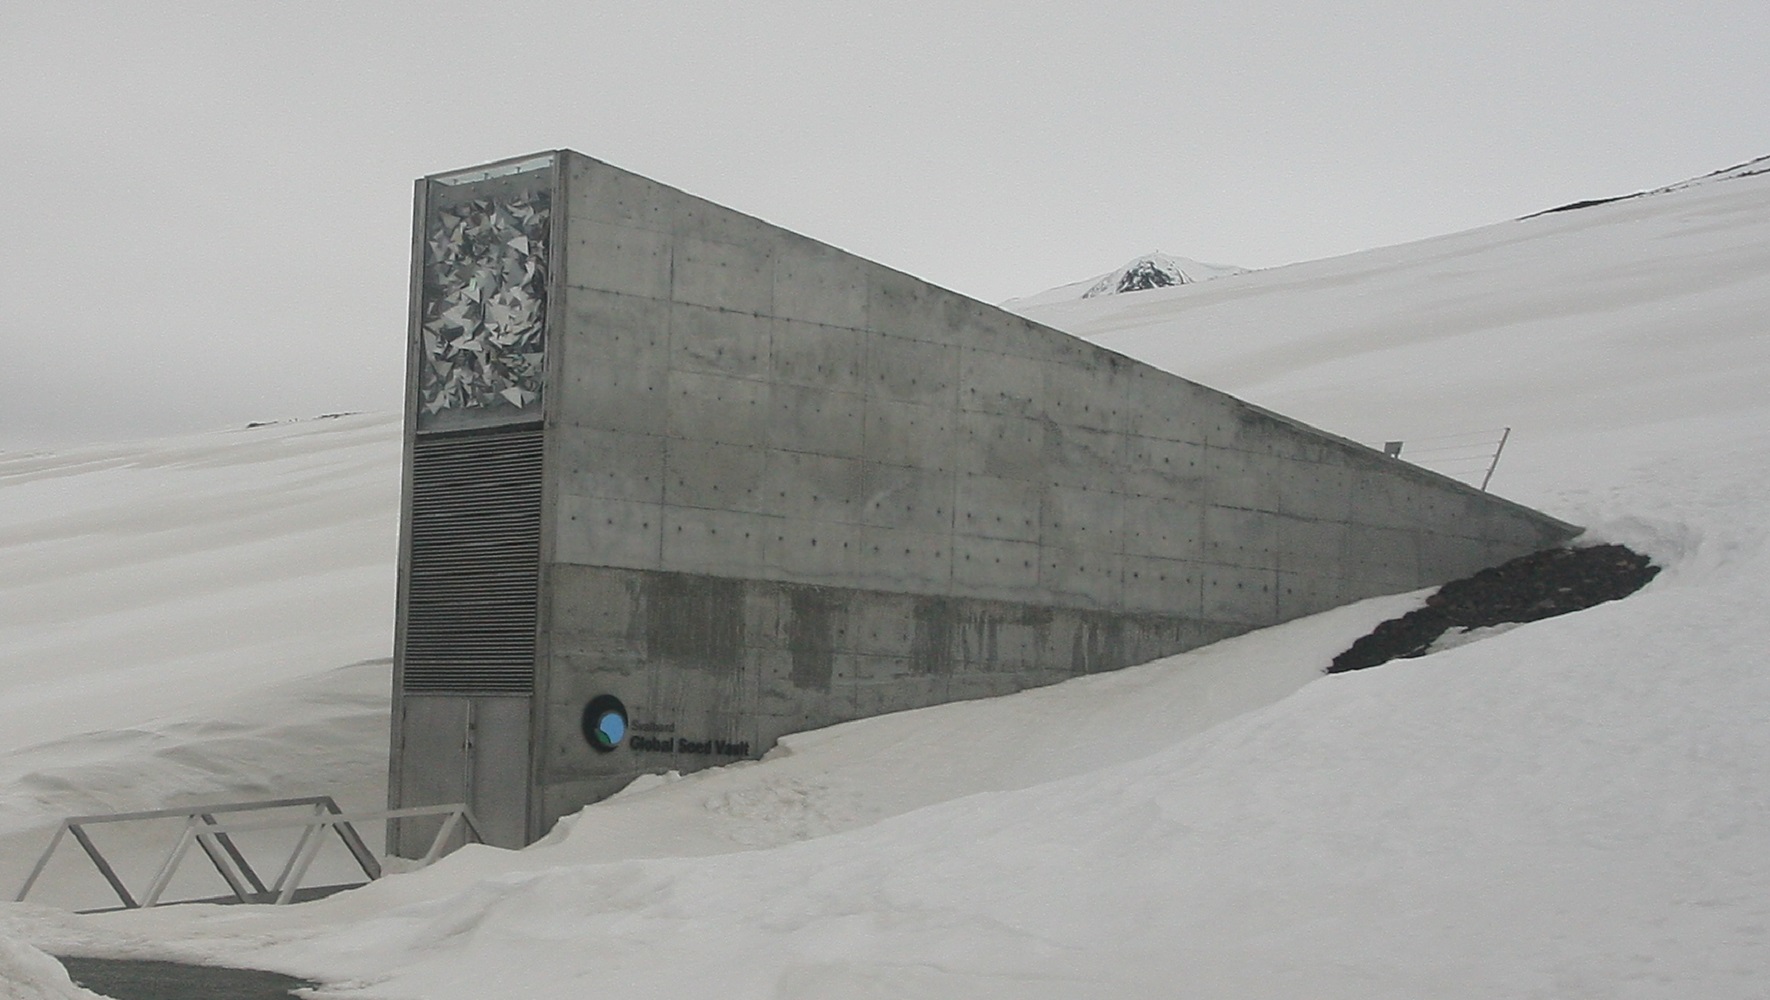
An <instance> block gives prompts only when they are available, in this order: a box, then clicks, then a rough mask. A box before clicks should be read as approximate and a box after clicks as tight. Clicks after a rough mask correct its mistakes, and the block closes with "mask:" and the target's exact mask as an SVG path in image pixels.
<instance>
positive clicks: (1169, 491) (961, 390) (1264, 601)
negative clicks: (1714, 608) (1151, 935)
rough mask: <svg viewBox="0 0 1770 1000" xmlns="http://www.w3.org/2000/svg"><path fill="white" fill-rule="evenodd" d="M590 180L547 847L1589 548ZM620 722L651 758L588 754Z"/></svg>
mask: <svg viewBox="0 0 1770 1000" xmlns="http://www.w3.org/2000/svg"><path fill="white" fill-rule="evenodd" d="M566 156H567V159H566V169H565V171H564V188H565V190H564V191H563V192H562V193H561V195H560V197H559V204H561V205H563V206H564V207H565V213H564V214H565V218H564V219H563V220H562V221H563V224H564V230H563V231H564V241H563V244H562V254H561V256H562V258H563V266H564V285H565V292H564V294H565V295H566V296H567V299H568V302H567V305H566V307H565V310H564V315H565V325H564V328H563V330H562V331H561V335H560V336H558V337H557V338H556V339H555V341H554V344H555V353H554V355H553V357H552V359H551V361H552V364H553V367H552V369H551V371H550V373H549V377H550V378H551V379H552V384H553V385H554V386H557V388H558V391H557V392H555V393H554V394H553V395H552V396H551V397H550V399H551V403H552V405H551V407H550V409H549V413H548V452H547V462H548V469H549V474H548V484H549V487H550V489H551V491H552V492H551V495H550V499H549V504H550V506H549V510H548V515H547V516H548V521H547V525H548V527H549V528H550V530H551V533H550V537H549V539H548V542H549V543H550V544H549V545H548V547H547V548H546V550H545V551H544V556H543V558H544V560H545V562H546V566H547V574H548V586H547V587H546V589H545V591H544V594H545V595H546V597H545V600H546V601H547V606H546V608H545V610H544V616H545V619H546V622H547V624H546V626H545V629H544V632H545V639H544V663H545V669H543V670H542V672H541V675H540V676H541V678H542V680H541V684H542V690H541V691H540V692H538V693H539V695H540V698H541V702H542V704H543V706H544V707H543V709H542V718H541V719H540V720H539V721H540V724H541V729H542V732H541V737H542V739H541V742H542V747H543V753H542V759H541V761H540V769H539V774H538V780H539V783H540V785H541V786H542V795H541V796H540V797H539V799H538V800H537V808H538V809H539V814H538V815H537V817H536V819H537V822H538V824H539V825H541V826H544V825H546V824H547V823H549V822H550V821H551V820H552V819H553V818H554V817H556V816H558V815H560V814H563V813H565V812H568V811H571V810H572V809H575V808H577V806H579V805H581V804H582V803H583V802H585V801H588V800H591V799H593V798H596V797H599V796H601V795H603V794H607V793H608V792H609V791H611V790H612V789H614V788H615V787H618V786H619V785H620V784H621V783H624V782H625V781H627V780H629V779H630V778H631V777H632V776H634V775H635V774H637V773H640V772H643V771H648V770H657V769H662V768H676V769H683V770H688V769H692V768H695V767H699V766H704V765H707V764H712V763H717V762H719V761H721V760H725V759H730V758H731V757H733V756H740V755H755V754H758V753H760V752H761V751H763V750H766V749H767V747H768V746H770V745H771V744H772V743H773V741H774V740H775V739H776V738H777V737H778V736H780V735H781V734H783V733H787V732H792V731H796V730H802V729H807V728H812V727H816V726H820V725H825V724H828V723H831V722H835V721H839V720H842V719H848V718H855V717H859V716H865V715H871V714H876V713H879V712H884V711H892V710H898V709H903V708H910V707H915V706H919V705H927V704H933V703H937V702H942V701H947V700H952V699H957V698H967V697H976V696H980V695H988V694H997V693H1004V692H1008V691H1012V690H1017V689H1020V688H1024V687H1028V686H1032V685H1037V684H1045V683H1050V682H1053V681H1056V680H1060V679H1062V678H1064V677H1068V676H1072V675H1074V674H1077V673H1082V672H1087V671H1092V670H1104V669H1113V668H1116V667H1121V666H1125V665H1128V664H1131V663H1136V662H1143V661H1146V660H1149V659H1152V658H1155V657H1157V656H1161V655H1166V654H1170V653H1173V652H1177V651H1181V650H1184V649H1188V648H1192V647H1195V646H1198V645H1202V644H1205V643H1208V642H1211V641H1215V640H1217V639H1220V638H1223V637H1226V636H1228V635H1232V634H1235V633H1238V632H1242V631H1245V630H1248V629H1251V628H1255V627H1259V626H1263V625H1269V624H1272V623H1275V622H1279V621H1283V620H1286V619H1289V618H1294V617H1297V616H1299V615H1304V614H1309V613H1312V612H1315V611H1320V610H1323V609H1326V608H1329V607H1332V606H1335V605H1338V604H1342V603H1345V602H1348V601H1352V600H1356V599H1359V598H1363V597H1367V596H1371V595H1375V594H1381V593H1389V592H1395V591H1400V590H1405V589H1410V588H1414V587H1418V586H1421V585H1425V584H1430V583H1435V582H1441V581H1444V580H1447V579H1450V578H1453V577H1456V576H1460V575H1463V574H1466V573H1469V572H1472V571H1474V570H1476V569H1479V568H1481V567H1483V566H1486V565H1490V564H1493V563H1495V562H1498V561H1501V560H1503V559H1505V558H1509V557H1511V556H1513V555H1517V554H1520V553H1523V552H1526V551H1530V550H1534V549H1536V548H1539V547H1542V546H1544V545H1547V544H1550V543H1553V542H1556V541H1558V540H1560V539H1562V538H1565V537H1567V535H1568V533H1569V532H1568V528H1567V526H1566V525H1563V524H1561V523H1559V522H1556V521H1553V520H1551V519H1548V518H1545V517H1543V516H1542V515H1539V514H1537V513H1535V512H1533V511H1529V510H1526V509H1524V508H1521V507H1518V506H1516V505H1513V504H1510V503H1507V502H1505V501H1503V500H1499V499H1497V498H1495V497H1492V496H1488V495H1483V494H1480V493H1477V492H1475V491H1472V490H1470V489H1468V488H1467V487H1465V486H1463V485H1461V484H1459V483H1455V482H1452V481H1450V480H1447V479H1444V478H1441V477H1438V476H1435V475H1432V474H1430V473H1426V472H1424V471H1422V470H1419V469H1416V468H1414V467H1412V466H1408V465H1404V464H1401V463H1398V462H1395V461H1393V460H1391V459H1388V458H1386V457H1385V456H1383V455H1381V454H1379V453H1376V452H1373V451H1372V450H1370V449H1368V448H1364V447H1362V446H1360V445H1356V444H1353V443H1351V442H1348V441H1344V440H1341V439H1338V438H1335V437H1332V436H1330V435H1326V434H1323V433H1321V432H1319V431H1316V430H1313V429H1311V428H1308V427H1305V426H1302V425H1300V424H1297V423H1295V422H1293V421H1290V420H1287V419H1285V418H1283V417H1280V416H1278V415H1276V414H1272V413H1269V412H1266V411H1263V410H1260V409H1258V408H1256V407H1252V406H1249V405H1248V404H1245V403H1242V402H1240V401H1238V400H1236V399H1233V398H1231V397H1229V396H1226V395H1224V394H1222V393H1219V392H1215V391H1213V390H1210V389H1207V388H1204V387H1202V386H1199V385H1196V384H1193V383H1190V382H1187V381H1185V380H1183V379H1179V378H1175V377H1174V376H1172V375H1168V374H1166V373H1164V372H1161V371H1158V370H1156V369H1153V368H1151V367H1149V366H1147V365H1143V364H1140V363H1138V362H1135V361H1132V360H1130V359H1128V358H1125V357H1123V356H1121V355H1118V354H1115V353H1113V352H1111V351H1107V350H1104V349H1102V348H1099V347H1096V346H1093V345H1091V344H1088V343H1086V342H1084V341H1081V340H1079V339H1077V338H1074V337H1071V336H1069V335H1066V334H1064V333H1061V332H1059V331H1056V330H1053V329H1050V328H1046V327H1042V326H1040V325H1038V324H1035V323H1032V322H1029V321H1027V320H1024V319H1022V318H1019V317H1017V316H1013V315H1010V314H1008V313H1006V312H1003V311H1001V310H999V309H996V308H993V307H991V306H988V305H985V304H983V303H980V302H975V301H972V300H969V299H966V298H964V297H962V296H959V295H956V294H954V293H951V292H948V291H945V290H943V289H940V288H936V287H934V286H932V285H929V284H927V283H926V282H923V281H920V280H918V279H916V278H913V277H910V276H908V275H905V274H902V273H899V272H896V271H892V270H890V269H888V268H885V267H882V266H880V265H878V264H874V263H871V262H869V261H866V260H862V259H860V258H857V257H854V256H852V255H850V254H846V253H843V252H842V251H839V250H836V249H834V248H832V247H829V246H826V245H824V244H821V243H817V242H815V241H813V240H810V239H807V238H805V237H802V236H798V235H796V234H794V233H791V232H787V231H785V230H782V229H779V228H777V227H774V226H771V225H768V224H767V223H764V222H761V221H759V220H757V219H753V218H750V217H747V216H744V215H741V214H739V213H736V212H733V211H731V210H729V209H725V208H722V207H719V206H717V205H713V204H711V203H709V202H706V201H704V200H701V199H698V198H694V197H692V196H689V195H686V194H684V193H682V192H680V191H677V190H674V189H672V188H669V187H666V186H664V185H661V184H657V183H655V182H652V181H649V180H646V179H644V178H642V177H638V176H636V175H634V174H631V173H627V172H625V171H621V170H618V169H616V168H613V167H610V166H608V165H606V164H603V163H600V162H597V161H595V160H592V159H589V158H587V157H582V156H578V155H576V154H566ZM603 693H613V694H616V695H617V696H619V697H621V698H622V699H623V700H624V701H625V702H626V703H627V705H628V706H629V708H630V710H631V712H632V722H633V724H634V726H635V728H636V734H635V735H636V736H638V737H640V738H641V740H640V742H637V743H636V744H635V746H645V747H651V748H652V749H645V750H638V749H628V750H626V751H623V752H618V753H613V754H597V753H594V752H592V751H591V750H590V749H589V748H588V747H587V746H586V744H585V741H584V738H583V736H582V734H581V733H580V732H579V728H578V727H579V714H580V713H581V711H582V710H583V706H584V705H585V703H586V701H587V700H588V699H589V698H591V697H594V696H595V695H598V694H603ZM684 747H686V748H687V749H686V750H684V749H683V748H684ZM709 750H711V751H712V752H709ZM721 751H723V752H721ZM740 751H741V752H740Z"/></svg>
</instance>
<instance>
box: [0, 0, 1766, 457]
mask: <svg viewBox="0 0 1770 1000" xmlns="http://www.w3.org/2000/svg"><path fill="white" fill-rule="evenodd" d="M1766 53H1770V4H1766V3H1764V2H1763V0H1750V2H1702V0H1685V2H1677V3H1673V2H1665V3H1660V2H1654V3H1641V2H1631V0H1609V2H1554V0H1538V2H1533V3H1483V2H1480V0H1474V2H1469V0H1457V2H1449V0H1440V2H1434V0H1405V2H1370V0H1355V2H1343V3H1331V4H1321V3H1307V2H1297V0H1284V2H1280V0H1251V2H1231V3H1213V4H1203V3H1187V2H1172V3H1160V4H1158V3H1123V4H1086V3H1066V4H1050V3H1018V4H1008V3H988V4H976V3H953V2H951V0H948V2H944V3H919V2H906V0H894V2H892V3H888V4H887V3H879V4H842V3H830V2H820V3H803V4H800V3H776V2H750V3H731V4H711V3H666V2H651V3H602V2H595V0H578V2H568V3H549V4H540V3H531V4H525V3H513V2H500V3H487V4H467V3H448V2H426V3H410V4H406V3H374V2H364V3H348V4H347V3H324V4H322V3H268V2H245V0H241V2H235V3H226V4H219V3H218V4H197V3H148V2H141V0H135V2H119V3H110V4H99V3H63V2H52V0H34V2H15V3H9V4H5V5H4V9H3V10H0V296H3V301H4V303H5V308H4V310H3V311H0V346H3V347H4V350H5V358H6V363H5V364H4V366H3V367H0V448H17V447H30V446H39V445H47V444H55V443H61V442H70V441H80V440H93V439H106V438H123V437H133V436H141V435H146V434H158V433H166V432H173V431H180V430H188V429H205V428H213V427H226V426H230V425H238V424H241V423H244V422H246V421H248V420H254V419H259V420H262V419H280V418H289V417H300V416H310V415H314V414H318V413H324V412H331V411H339V410H393V409H396V408H397V407H398V405H399V399H400V388H401V384H402V374H401V364H402V343H403V337H404V335H405V307H406V280H407V255H408V252H409V238H410V234H409V229H410V225H411V200H410V199H411V182H412V180H413V178H415V177H418V176H420V175H423V174H427V173H434V172H438V171H442V170H447V169H451V168H455V167H462V166H469V165H472V164H475V163H479V162H483V161H486V160H492V159H498V158H502V157H506V156H512V155H515V154H519V153H525V152H530V151H533V150H539V149H549V148H556V147H570V148H573V149H577V150H579V151H581V152H584V153H588V154H590V155H592V156H595V157H598V158H601V159H604V160H607V161H609V162H611V163H614V164H616V165H618V166H622V167H626V168H628V169H631V170H635V171H638V172H640V173H643V174H646V175H648V176H650V177H653V178H655V179H657V180H660V181H663V182H665V183H667V184H671V185H674V186H677V187H680V188H684V189H686V190H688V191H690V192H693V193H695V194H698V195H702V196H704V197H707V198H710V199H712V200H714V201H717V202H721V203H723V204H726V205H729V206H731V207H733V208H736V209H738V210H740V211H744V212H748V213H750V214H753V215H757V216H760V217H762V218H764V219H767V220H769V221H772V222H775V223H778V224H780V225H783V226H786V227H788V228H791V229H795V230H798V231H800V232H803V233H805V234H806V235H809V236H812V237H815V238H817V239H821V240H824V241H826V242H829V243H833V244H835V245H837V246H840V247H843V248H846V249H848V250H852V251H854V252H856V253H859V254H862V255H864V256H867V257H870V258H873V259H875V260H878V261H880V262H882V263H885V264H887V265H890V266H892V267H896V268H900V269H902V270H906V271H909V272H911V273H914V274H917V275H920V276H922V277H924V278H927V279H929V280H931V281H933V282H935V283H937V284H940V285H944V286H946V287H949V288H952V289H955V290H957V291H960V292H964V293H966V294H969V295H974V296H977V297H979V298H983V299H987V300H991V301H998V300H1000V299H1003V298H1007V297H1009V296H1013V295H1021V294H1028V293H1032V292H1036V291H1039V290H1042V289H1044V288H1047V287H1050V286H1053V285H1057V284H1061V283H1064V282H1068V281H1075V280H1079V279H1081V278H1084V277H1088V276H1090V275H1092V274H1096V273H1099V272H1102V271H1106V270H1108V269H1110V268H1112V267H1116V266H1117V265H1119V264H1122V263H1124V262H1125V261H1126V260H1128V259H1129V258H1131V257H1132V256H1134V255H1136V254H1138V253H1141V252H1144V251H1147V250H1153V249H1158V248H1159V249H1162V250H1166V251H1168V252H1170V253H1175V254H1180V255H1184V256H1189V257H1195V258H1199V259H1203V260H1209V261H1217V262H1224V263H1234V264H1241V265H1244V266H1251V267H1259V266H1270V265H1276V264H1283V263H1289V262H1293V261H1298V260H1307V259H1312V258H1316V257H1322V256H1328V255H1333V254H1339V253H1346V252H1350V251H1354V250H1360V249H1364V248H1368V247H1373V246H1381V245H1386V244H1392V243H1398V242H1403V241H1407V240H1412V239H1417V238H1421V237H1425V236H1432V235H1437V234H1440V233H1446V232H1452V231H1456V230H1459V229H1466V228H1469V227H1472V226H1477V225H1482V224H1485V223H1489V222H1496V221H1500V220H1502V219H1507V218H1511V217H1514V216H1517V215H1521V214H1524V213H1527V212H1531V211H1535V210H1538V209H1542V208H1547V207H1550V206H1552V205H1556V204H1560V203H1563V202H1567V201H1572V200H1576V199H1580V198H1590V197H1600V196H1607V195H1614V194H1623V193H1627V192H1630V191H1634V190H1638V189H1641V188H1645V187H1652V186H1657V185H1660V184H1664V183H1670V182H1673V181H1677V180H1681V179H1684V178H1686V177H1689V176H1692V175H1696V174H1700V173H1706V172H1708V171H1710V170H1714V169H1718V168H1721V167H1725V166H1729V165H1731V164H1733V163H1736V162H1739V161H1741V160H1746V159H1750V158H1752V157H1755V156H1761V155H1764V154H1767V153H1770V71H1767V70H1766V61H1765V60H1766Z"/></svg>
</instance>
